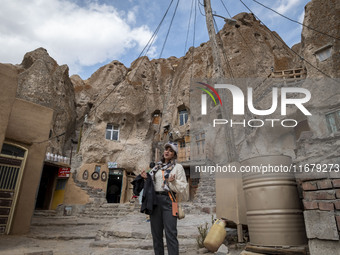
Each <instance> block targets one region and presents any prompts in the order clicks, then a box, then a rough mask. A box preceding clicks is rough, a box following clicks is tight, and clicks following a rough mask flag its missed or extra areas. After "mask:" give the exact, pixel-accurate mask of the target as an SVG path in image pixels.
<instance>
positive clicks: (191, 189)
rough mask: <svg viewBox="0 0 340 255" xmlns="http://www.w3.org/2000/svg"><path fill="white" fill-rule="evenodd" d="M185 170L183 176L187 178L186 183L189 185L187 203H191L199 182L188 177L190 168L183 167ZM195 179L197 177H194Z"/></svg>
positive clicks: (197, 179) (198, 179)
mask: <svg viewBox="0 0 340 255" xmlns="http://www.w3.org/2000/svg"><path fill="white" fill-rule="evenodd" d="M184 170H185V175H186V177H187V181H188V184H189V198H188V199H189V201H193V200H194V198H195V196H196V192H197V188H198V183H199V181H200V178H193V177H192V176H191V175H190V167H184ZM195 177H197V176H195Z"/></svg>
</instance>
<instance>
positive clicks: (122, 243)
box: [90, 237, 198, 254]
mask: <svg viewBox="0 0 340 255" xmlns="http://www.w3.org/2000/svg"><path fill="white" fill-rule="evenodd" d="M163 242H164V246H165V247H167V244H166V239H165V238H164V239H163ZM178 242H179V245H180V247H185V248H182V250H183V252H184V250H197V248H198V246H197V242H196V240H195V239H187V238H186V239H181V238H180V237H179V238H178ZM90 247H108V248H115V249H117V248H120V249H133V250H136V249H140V250H153V244H152V238H148V239H136V238H115V239H112V240H99V241H93V242H91V243H90ZM143 254H144V253H143Z"/></svg>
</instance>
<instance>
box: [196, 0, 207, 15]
mask: <svg viewBox="0 0 340 255" xmlns="http://www.w3.org/2000/svg"><path fill="white" fill-rule="evenodd" d="M197 5H198V9H199V11H200V13H201V15H202V16H203V17H205V14H204V13H202V10H201V6H200V5H202V6H204V4H201V2H200V0H198V4H197Z"/></svg>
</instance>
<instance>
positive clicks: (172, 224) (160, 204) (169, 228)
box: [150, 195, 179, 255]
mask: <svg viewBox="0 0 340 255" xmlns="http://www.w3.org/2000/svg"><path fill="white" fill-rule="evenodd" d="M156 196H157V206H156V207H155V208H154V210H153V212H152V214H151V215H150V223H151V233H152V240H153V249H154V251H155V255H163V254H164V243H163V229H164V230H165V237H166V244H167V246H168V254H169V255H178V254H179V247H178V240H177V217H175V216H172V202H171V199H170V197H169V196H165V195H156Z"/></svg>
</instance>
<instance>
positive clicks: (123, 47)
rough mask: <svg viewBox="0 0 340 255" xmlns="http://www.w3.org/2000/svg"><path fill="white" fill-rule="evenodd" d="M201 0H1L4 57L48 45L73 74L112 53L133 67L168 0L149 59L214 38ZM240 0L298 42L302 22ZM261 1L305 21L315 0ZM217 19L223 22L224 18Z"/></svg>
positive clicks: (84, 72) (234, 5) (218, 6)
mask: <svg viewBox="0 0 340 255" xmlns="http://www.w3.org/2000/svg"><path fill="white" fill-rule="evenodd" d="M203 1H204V0H179V3H178V7H177V11H176V13H175V9H176V6H177V2H178V0H0V4H1V8H0V62H1V63H11V64H20V63H21V61H22V59H23V57H24V55H25V53H26V52H29V51H33V50H35V49H37V48H39V47H43V48H45V49H46V50H47V51H48V53H49V55H50V56H51V57H52V58H54V59H55V60H56V61H57V62H58V64H59V65H63V64H67V65H68V66H69V74H70V76H71V75H73V74H78V75H79V76H80V77H81V78H82V79H84V80H85V79H87V78H89V77H90V76H91V74H93V73H94V72H95V71H96V70H97V69H98V68H100V67H101V66H103V65H106V64H108V63H110V62H112V61H113V60H118V61H120V62H122V63H123V64H124V65H125V66H126V67H130V65H131V63H132V62H133V61H134V60H135V59H136V58H137V57H138V56H140V54H141V53H142V50H143V49H144V48H145V46H146V45H147V43H148V42H149V41H150V39H151V37H152V35H153V34H154V32H155V31H156V29H157V27H158V26H159V24H160V22H161V20H162V18H163V16H164V14H165V12H166V10H167V9H168V6H169V5H170V3H171V5H170V9H169V11H168V13H167V15H166V16H165V18H164V21H163V23H162V25H161V26H160V27H159V29H158V33H157V35H156V37H155V40H154V41H153V44H152V45H151V47H148V48H147V49H148V51H147V52H146V50H145V51H144V52H143V55H147V56H148V57H149V58H150V59H153V58H160V57H162V58H168V57H170V56H176V57H181V56H183V55H185V53H186V52H187V50H188V48H190V47H191V46H195V47H197V46H199V45H200V44H201V43H204V42H206V41H208V40H209V38H208V32H207V28H206V23H205V17H204V16H203V14H204V7H203V6H202V4H203ZM242 1H243V2H244V3H245V4H246V5H247V6H248V8H249V9H250V10H251V11H252V12H253V13H254V14H255V15H256V16H257V17H259V18H260V20H261V21H262V22H264V24H266V25H267V26H268V27H269V28H270V29H271V30H273V31H276V32H277V33H278V34H279V35H280V36H281V37H282V38H283V40H284V41H285V42H286V43H287V44H288V45H289V46H293V45H294V44H296V43H298V42H300V40H301V30H302V27H301V25H299V24H296V23H293V22H291V21H289V20H287V19H285V18H283V17H280V16H278V15H277V14H275V13H274V12H272V11H270V10H268V9H266V8H264V7H262V6H260V5H259V4H257V3H256V2H254V1H253V0H242ZM258 2H261V3H262V4H264V5H266V6H268V7H270V8H272V9H274V10H276V11H277V12H280V13H281V14H284V15H286V16H288V17H289V18H291V19H294V20H297V21H300V22H302V21H303V17H304V6H305V5H306V4H307V3H308V2H309V0H277V1H272V0H258ZM222 3H223V4H224V5H223V4H222ZM211 5H212V9H213V12H214V14H217V15H220V16H223V17H227V18H229V15H228V13H227V11H226V9H225V7H226V8H227V10H228V11H229V13H230V14H231V16H234V15H236V14H238V13H241V12H249V10H247V8H246V7H245V6H244V5H243V4H242V3H241V1H239V0H211ZM224 6H225V7H224ZM174 13H175V16H173V14H174ZM195 13H196V15H195ZM190 14H191V15H190ZM172 19H173V22H172V26H171V28H170V30H169V27H170V24H171V20H172ZM215 19H216V23H217V27H218V29H221V28H222V27H223V25H224V20H223V19H221V18H218V17H216V18H215ZM194 28H195V29H194ZM167 35H168V36H167ZM166 37H168V38H167V40H165V38H166ZM162 49H163V50H162Z"/></svg>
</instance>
